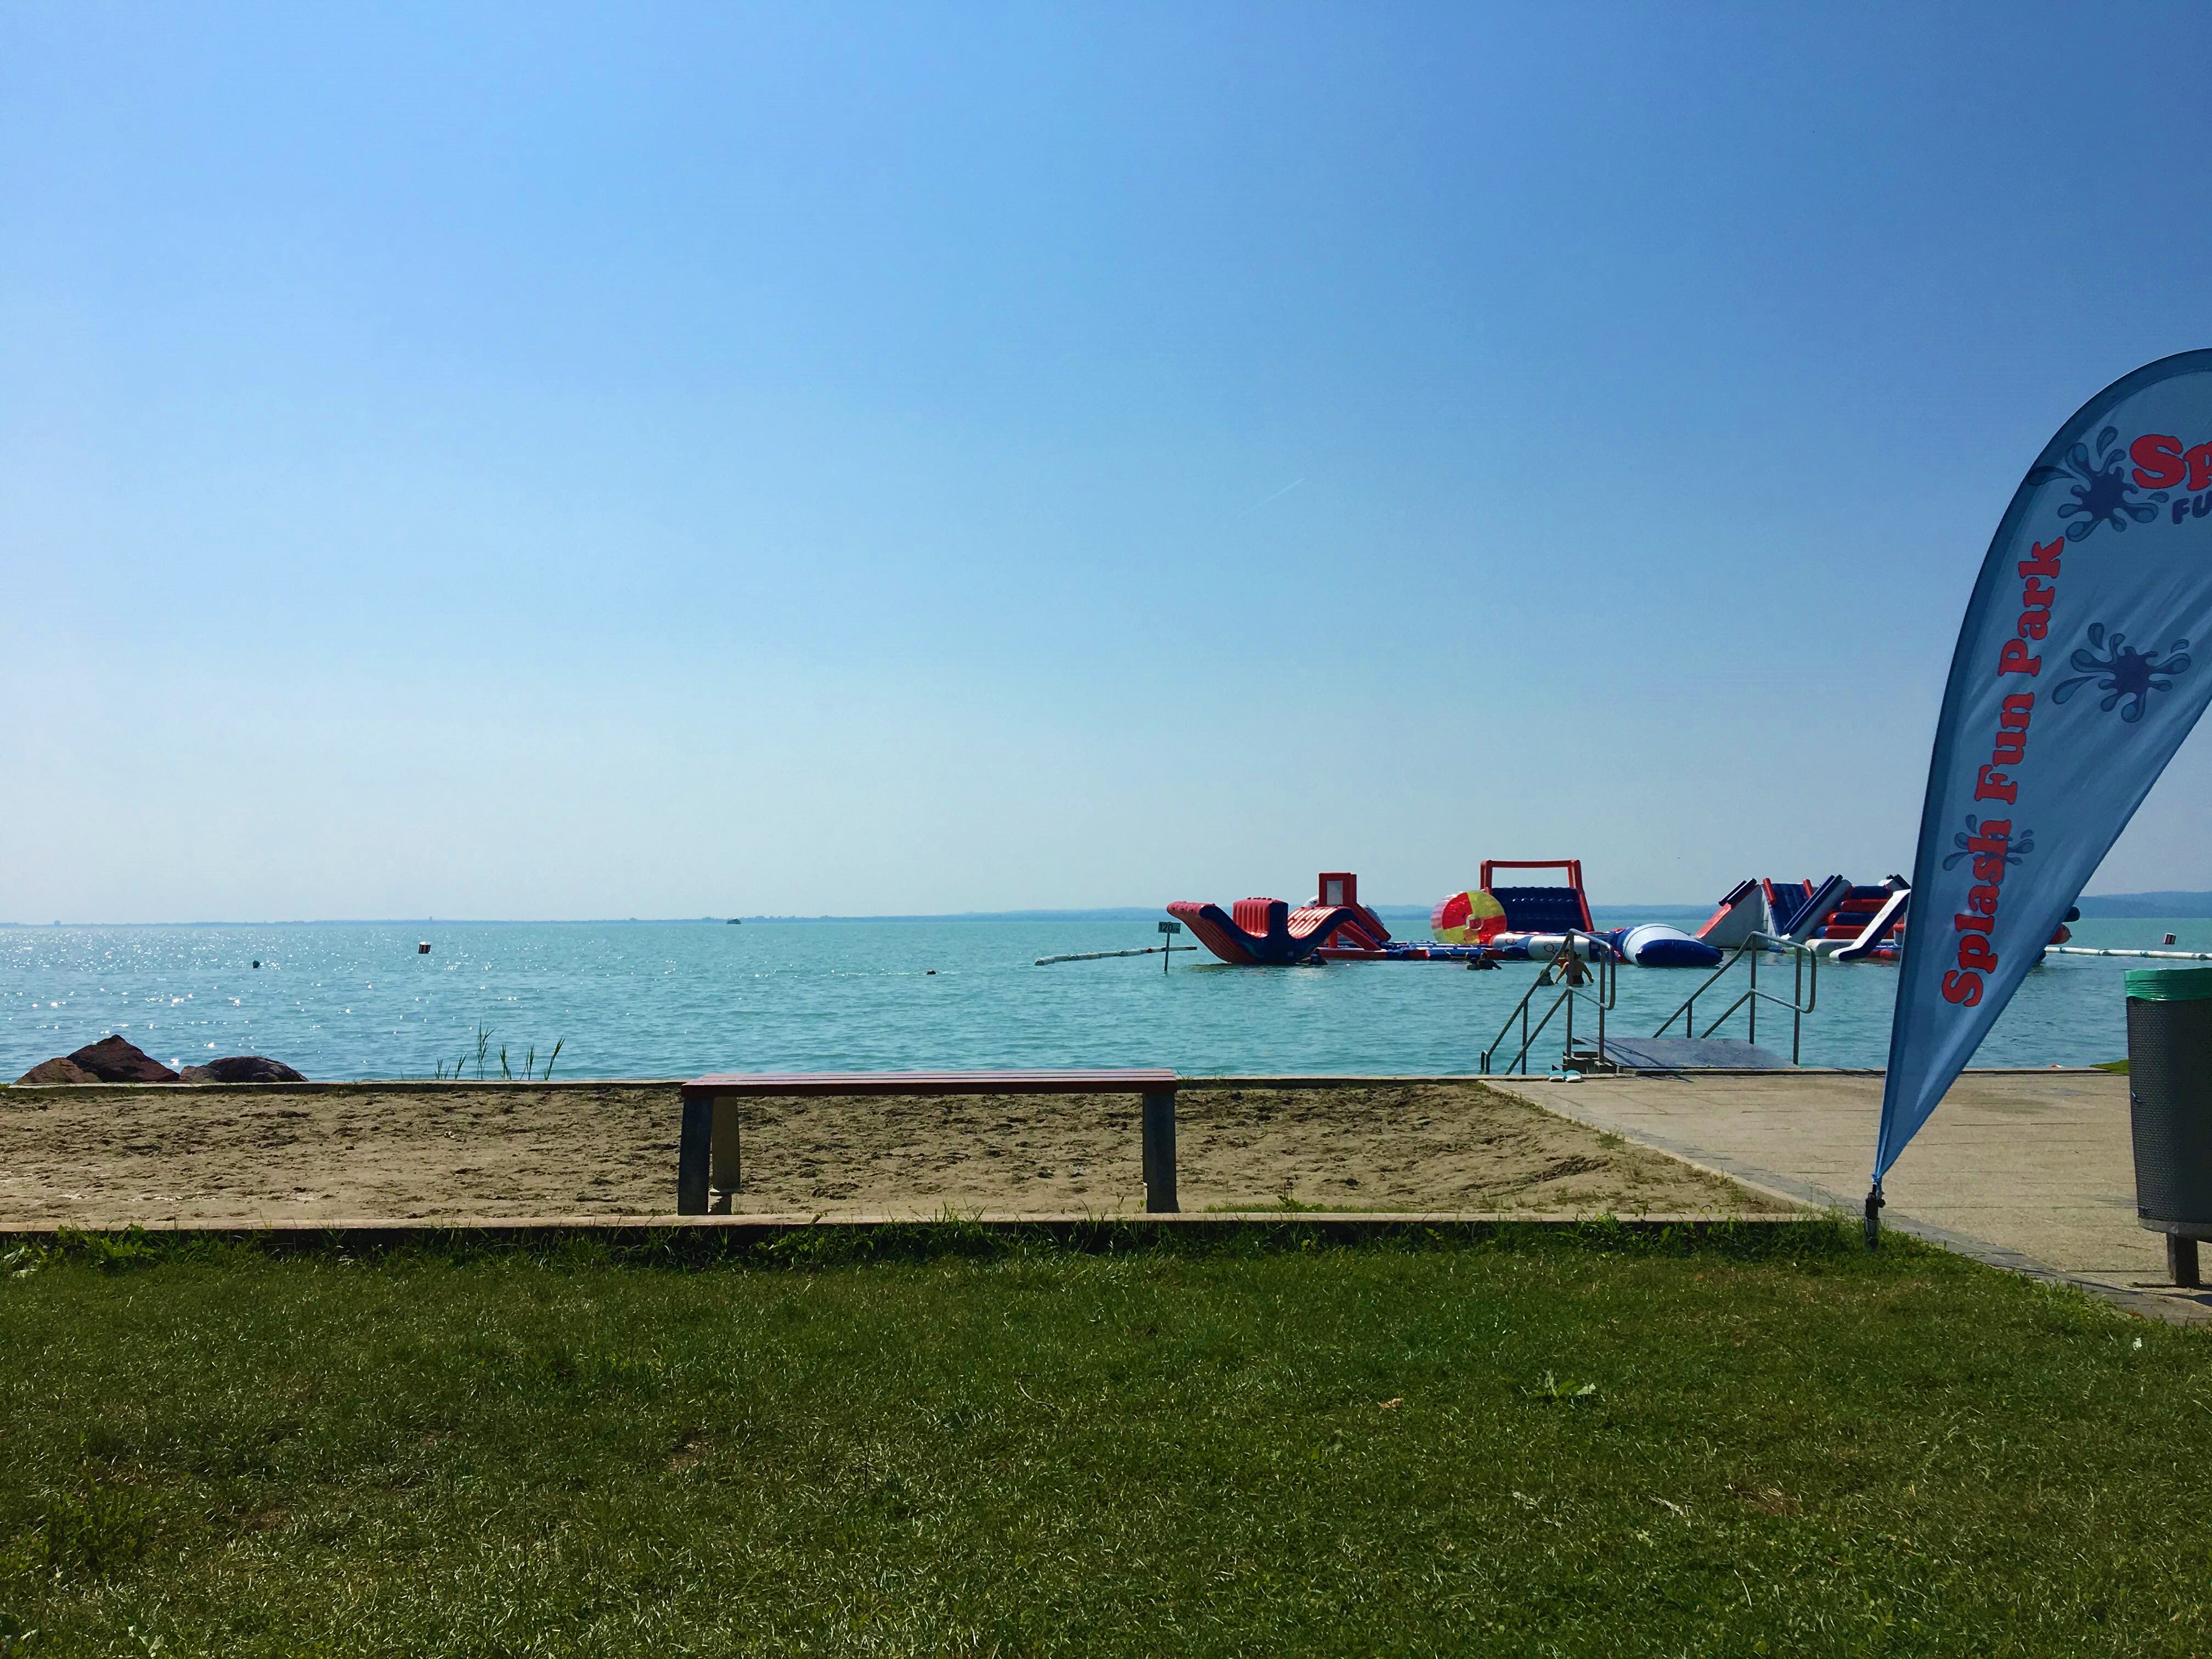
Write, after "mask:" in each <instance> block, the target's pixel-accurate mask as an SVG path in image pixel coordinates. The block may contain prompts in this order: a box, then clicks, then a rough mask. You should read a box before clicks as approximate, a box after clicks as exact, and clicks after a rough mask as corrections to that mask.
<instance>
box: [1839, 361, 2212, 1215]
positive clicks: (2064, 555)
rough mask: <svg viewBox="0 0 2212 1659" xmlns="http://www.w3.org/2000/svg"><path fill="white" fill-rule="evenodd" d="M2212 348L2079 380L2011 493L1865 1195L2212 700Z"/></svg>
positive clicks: (1952, 717)
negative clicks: (2201, 649) (2082, 385)
mask: <svg viewBox="0 0 2212 1659" xmlns="http://www.w3.org/2000/svg"><path fill="white" fill-rule="evenodd" d="M2192 640H2194V641H2201V642H2204V643H2205V644H2206V645H2207V646H2212V350H2206V351H2186V352H2183V353H2181V354H2179V356H2172V357H2166V358H2161V359H2160V361H2158V362H2154V363H2148V364H2146V365H2145V366H2144V367H2142V368H2139V369H2137V370H2136V371H2135V373H2133V374H2129V375H2126V376H2124V377H2123V378H2122V379H2120V380H2116V381H2114V382H2113V383H2112V385H2111V386H2107V387H2106V388H2105V390H2104V391H2102V392H2099V393H2098V394H2097V395H2096V396H2095V397H2094V398H2091V399H2090V400H2089V401H2088V402H2087V404H2083V405H2082V407H2081V410H2079V411H2078V412H2077V413H2076V414H2075V416H2074V417H2073V418H2072V419H2071V420H2069V421H2068V422H2066V424H2065V425H2064V426H2063V427H2061V428H2059V429H2058V432H2057V436H2055V437H2053V438H2052V439H2051V441H2050V443H2048V444H2047V445H2045V447H2044V450H2043V453H2042V454H2041V455H2040V456H2039V457H2038V458H2037V459H2036V463H2035V465H2033V466H2032V467H2030V468H2029V469H2028V472H2027V477H2025V478H2023V479H2022V480H2021V484H2020V488H2019V489H2016V490H2015V491H2014V492H2013V498H2012V503H2011V505H2010V506H2009V507H2007V508H2006V509H2005V514H2004V517H2003V519H2002V520H2001V521H2000V522H1999V524H1998V526H1997V532H1996V537H1995V538H1993V539H1992V540H1991V541H1990V550H1989V553H1988V555H1987V556H1985V557H1984V559H1983V561H1982V569H1981V574H1980V576H1979V577H1978V578H1977V579H1976V580H1975V583H1974V591H1973V597H1972V599H1971V600H1969V601H1968V603H1967V606H1966V620H1965V622H1964V623H1962V624H1961V625H1960V629H1959V643H1958V647H1957V649H1956V650H1955V651H1954V653H1953V654H1952V658H1951V674H1950V678H1949V679H1948V681H1947V682H1946V684H1945V685H1944V688H1943V706H1942V714H1940V715H1939V716H1938V717H1937V720H1936V745H1935V752H1934V754H1933V755H1932V757H1930V759H1929V766H1928V792H1927V796H1926V799H1925V800H1924V803H1923V805H1922V808H1921V816H1920V839H1919V847H1918V851H1917V854H1916V855H1915V860H1914V863H1913V870H1912V902H1911V913H1910V925H1909V926H1908V927H1906V929H1905V949H1904V954H1903V957H1902V960H1901V961H1900V963H1899V969H1898V981H1897V1009H1896V1014H1895V1017H1894V1018H1893V1020H1892V1021H1891V1024H1890V1033H1889V1070H1888V1073H1887V1076H1886V1078H1885V1079H1884V1081H1883V1085H1882V1097H1881V1130H1880V1132H1879V1133H1878V1135H1877V1137H1876V1139H1875V1157H1874V1180H1873V1184H1872V1186H1871V1187H1870V1188H1869V1191H1868V1193H1867V1201H1866V1233H1867V1243H1868V1245H1869V1247H1872V1246H1873V1244H1874V1243H1875V1240H1876V1239H1877V1238H1878V1237H1879V1236H1880V1230H1881V1208H1882V1204H1883V1198H1882V1190H1881V1181H1882V1176H1884V1175H1886V1174H1887V1172H1888V1170H1889V1168H1890V1165H1891V1164H1894V1163H1895V1162H1896V1161H1897V1157H1898V1154H1899V1153H1900V1152H1903V1151H1904V1150H1905V1146H1906V1144H1907V1143H1908V1142H1909V1141H1911V1139H1912V1137H1913V1135H1914V1134H1915V1133H1917V1132H1918V1130H1919V1128H1920V1126H1921V1125H1922V1124H1923V1123H1925V1122H1926V1121H1928V1117H1929V1114H1930V1113H1932V1112H1933V1111H1934V1110H1935V1109H1936V1105H1937V1103H1939V1102H1940V1101H1942V1098H1943V1096H1944V1094H1945V1092H1946V1091H1948V1090H1949V1088H1950V1086H1951V1085H1952V1084H1953V1083H1954V1081H1955V1080H1956V1079H1957V1078H1958V1075H1959V1073H1960V1072H1961V1071H1963V1070H1965V1069H1966V1062H1967V1061H1968V1060H1971V1059H1972V1058H1973V1054H1974V1050H1975V1049H1976V1048H1978V1047H1979V1046H1980V1045H1981V1042H1982V1039H1983V1037H1984V1036H1986V1035H1988V1032H1989V1029H1990V1025H1991V1024H1994V1023H1995V1022H1996V1017H1997V1015H1998V1014H1999V1013H2001V1012H2003V1010H2004V1006H2005V1005H2006V1003H2008V1002H2009V1001H2010V1000H2012V994H2013V993H2014V992H2015V990H2017V989H2018V988H2019V987H2020V982H2021V980H2022V979H2023V978H2025V977H2026V976H2027V970H2028V969H2031V968H2033V967H2034V966H2035V965H2036V963H2039V962H2040V961H2041V960H2042V957H2043V951H2044V948H2045V946H2046V945H2049V944H2050V942H2051V935H2052V934H2053V933H2055V932H2056V931H2057V927H2058V925H2059V923H2060V922H2061V921H2063V919H2064V917H2065V915H2066V912H2067V910H2068V909H2069V908H2071V907H2072V905H2073V903H2074V902H2075V899H2076V898H2078V897H2079V896H2080V895H2081V888H2082V886H2083V884H2085V883H2087V881H2088V879H2089V878H2090V877H2091V876H2092V875H2093V874H2095V872H2096V869H2097V866H2098V865H2099V864H2100V863H2101V862H2102V861H2103V860H2104V857H2105V854H2106V853H2107V852H2109V851H2110V850H2111V848H2112V843H2113V842H2115V841H2117V840H2118V838H2119V835H2120V831H2121V830H2123V829H2125V828H2126V827H2127V823H2128V820H2129V819H2130V818H2131V817H2134V816H2135V811H2136V807H2138V806H2140V805H2142V799H2143V797H2144V796H2145V795H2147V794H2148V793H2150V787H2151V785H2152V784H2153V783H2154V782H2156V781H2157V780H2158V775H2159V774H2160V773H2161V772H2163V771H2164V770H2165V769H2166V763H2167V762H2168V761H2170V760H2172V758H2173V752H2174V750H2176V749H2178V748H2179V747H2180V745H2181V741H2182V739H2183V738H2186V737H2187V736H2188V735H2189V732H2190V729H2191V727H2192V726H2195V725H2196V724H2197V716H2198V715H2200V714H2203V712H2204V708H2205V704H2206V702H2208V701H2212V663H2208V664H2205V665H2197V664H2195V663H2194V662H2193V661H2192V647H2191V643H2190V642H2191V641H2192Z"/></svg>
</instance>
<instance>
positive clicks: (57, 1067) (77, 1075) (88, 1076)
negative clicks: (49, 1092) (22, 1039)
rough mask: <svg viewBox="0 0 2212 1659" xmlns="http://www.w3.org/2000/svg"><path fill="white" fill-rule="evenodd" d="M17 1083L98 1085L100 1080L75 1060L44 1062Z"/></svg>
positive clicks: (17, 1080)
mask: <svg viewBox="0 0 2212 1659" xmlns="http://www.w3.org/2000/svg"><path fill="white" fill-rule="evenodd" d="M15 1081H16V1082H18V1083H97V1082H99V1081H100V1079H98V1078H96V1077H94V1075H93V1074H92V1073H89V1072H88V1071H86V1070H85V1069H84V1067H83V1066H80V1065H78V1064H77V1063H76V1061H75V1060H40V1062H39V1063H38V1064H37V1065H35V1066H33V1067H31V1069H30V1070H29V1071H27V1072H26V1073H23V1075H22V1076H21V1077H19V1078H17V1079H15Z"/></svg>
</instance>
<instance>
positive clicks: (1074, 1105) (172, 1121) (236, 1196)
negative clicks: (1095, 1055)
mask: <svg viewBox="0 0 2212 1659" xmlns="http://www.w3.org/2000/svg"><path fill="white" fill-rule="evenodd" d="M1137 1114H1138V1103H1137V1101H1136V1100H1135V1098H1134V1097H1122V1096H1060V1097H1030V1098H1012V1099H1008V1098H1000V1097H950V1098H916V1097H887V1098H884V1099H872V1100H870V1099H831V1100H801V1099H769V1100H762V1101H757V1102H752V1103H748V1106H747V1109H746V1117H745V1122H744V1190H743V1191H742V1193H741V1194H739V1196H738V1204H737V1208H738V1209H739V1210H740V1211H753V1212H775V1213H790V1212H810V1213H811V1212H820V1213H823V1214H826V1215H829V1216H836V1215H840V1214H897V1215H915V1216H928V1215H934V1214H938V1213H940V1212H945V1211H947V1210H953V1211H957V1212H962V1213H976V1212H981V1213H989V1214H1007V1213H1034V1212H1123V1213H1126V1212H1137V1211H1139V1210H1141V1209H1142V1208H1143V1202H1144V1197H1143V1195H1144V1183H1143V1180H1142V1176H1141V1172H1140V1170H1139V1137H1138V1121H1137ZM1177 1117H1178V1121H1179V1148H1178V1150H1179V1164H1180V1169H1181V1188H1182V1206H1183V1208H1184V1210H1185V1211H1186V1212H1190V1211H1199V1210H1209V1209H1212V1210H1219V1209H1246V1208H1264V1207H1268V1206H1276V1205H1279V1204H1280V1203H1282V1202H1283V1201H1284V1200H1285V1199H1287V1200H1291V1201H1292V1202H1295V1203H1297V1204H1302V1205H1311V1206H1325V1207H1328V1208H1332V1209H1376V1210H1455V1211H1520V1212H1577V1213H1591V1214H1596V1213H1603V1212H1613V1213H1617V1214H1624V1215H1626V1214H1634V1213H1683V1212H1697V1213H1741V1212H1752V1211H1766V1210H1771V1208H1772V1207H1773V1206H1772V1204H1771V1202H1769V1201H1768V1200H1765V1199H1764V1198H1760V1197H1757V1196H1755V1195H1753V1194H1749V1193H1747V1192H1746V1191H1745V1190H1743V1189H1742V1188H1737V1187H1735V1186H1734V1185H1733V1184H1731V1183H1729V1182H1725V1181H1723V1180H1721V1179H1719V1178H1717V1177H1715V1176H1708V1175H1705V1174H1704V1173H1703V1172H1701V1171H1699V1170H1697V1169H1694V1168H1692V1167H1691V1166H1689V1165H1687V1164H1682V1163H1680V1162H1677V1161H1676V1160H1674V1159H1673V1158H1668V1157H1667V1156H1665V1155H1664V1154H1662V1153H1658V1152H1650V1151H1648V1150H1646V1149H1644V1148H1640V1147H1638V1146H1633V1145H1631V1144H1627V1143H1625V1142H1622V1141H1620V1139H1617V1138H1614V1137H1611V1136H1607V1135H1603V1134H1601V1133H1600V1132H1599V1131H1597V1130H1595V1129H1593V1128H1590V1127H1586V1126H1584V1125H1583V1124H1579V1123H1575V1122H1571V1121H1568V1120H1566V1119H1565V1118H1561V1117H1557V1116H1554V1115H1552V1114H1551V1113H1549V1112H1547V1111H1544V1110H1542V1109H1541V1108H1539V1107H1536V1106H1534V1105H1531V1104H1529V1103H1526V1102H1523V1101H1521V1100H1516V1099H1515V1098H1513V1097H1510V1096H1508V1095H1504V1094H1502V1093H1499V1092H1497V1091H1492V1090H1490V1089H1486V1088H1485V1087H1483V1086H1482V1085H1480V1084H1474V1083H1445V1084H1431V1083H1411V1084H1402V1085H1401V1084H1392V1085H1374V1084H1364V1085H1347V1086H1332V1087H1327V1088H1306V1089H1281V1088H1261V1087H1226V1086H1225V1087H1218V1088H1187V1089H1186V1090H1185V1091H1184V1092H1183V1093H1182V1097H1181V1099H1180V1102H1179V1103H1178V1107H1177ZM677 1125H678V1097H677V1092H676V1087H675V1085H673V1084H644V1085H638V1084H610V1085H592V1086H574V1085H572V1086H568V1087H552V1088H546V1087H540V1086H534V1085H527V1084H520V1085H461V1086H457V1087H447V1088H444V1089H425V1088H422V1087H421V1086H419V1085H418V1086H414V1087H408V1088H398V1087H392V1086H389V1085H378V1084H374V1083H362V1084H356V1085H343V1086H338V1087H331V1086H325V1087H322V1088H315V1089H304V1090H295V1089H291V1088H286V1087H282V1086H271V1087H261V1088H228V1089H226V1088H197V1089H195V1088H155V1089H122V1088H76V1089H64V1090H10V1091H6V1092H5V1093H4V1094H0V1223H14V1224H27V1223H39V1224H46V1225H52V1224H54V1223H67V1224H69V1225H78V1226H86V1227H114V1226H121V1225H130V1224H131V1223H138V1224H142V1225H162V1224H187V1225H190V1224H199V1225H222V1224H230V1225H236V1224H250V1223H255V1222H264V1221H276V1220H290V1221H298V1220H324V1219H326V1220H339V1219H372V1218H374V1219H412V1220H424V1219H436V1218H493V1217H502V1216H555V1215H584V1216H602V1217H617V1216H631V1215H665V1214H668V1213H670V1212H671V1211H672V1210H673V1209H674V1207H675V1179H676V1141H677Z"/></svg>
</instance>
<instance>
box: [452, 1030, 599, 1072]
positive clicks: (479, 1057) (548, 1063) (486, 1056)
mask: <svg viewBox="0 0 2212 1659" xmlns="http://www.w3.org/2000/svg"><path fill="white" fill-rule="evenodd" d="M497 1036H498V1034H497V1033H496V1032H495V1031H494V1030H492V1029H491V1028H490V1027H489V1026H488V1025H479V1026H477V1030H476V1037H475V1044H476V1052H475V1054H474V1055H473V1056H471V1054H470V1053H469V1052H468V1050H466V1049H463V1050H462V1051H461V1054H460V1056H459V1058H458V1059H456V1060H453V1063H452V1069H451V1070H450V1071H449V1070H447V1062H446V1061H444V1060H438V1061H436V1062H435V1067H436V1069H435V1071H434V1072H432V1073H431V1081H432V1082H434V1083H459V1082H463V1081H469V1082H476V1083H489V1082H491V1081H492V1080H493V1079H492V1076H491V1067H492V1066H493V1064H494V1063H495V1061H494V1060H493V1057H492V1052H491V1046H492V1043H493V1042H495V1040H496V1038H497ZM567 1041H568V1039H567V1038H565V1037H556V1038H555V1039H554V1041H553V1052H552V1053H551V1054H548V1055H546V1056H545V1068H544V1071H542V1072H541V1071H539V1070H538V1045H537V1044H536V1043H535V1042H533V1043H532V1044H531V1045H530V1047H529V1048H528V1049H527V1050H526V1052H525V1053H524V1054H523V1057H522V1060H521V1066H522V1074H521V1076H520V1077H519V1078H518V1077H517V1076H516V1075H515V1073H514V1071H513V1068H512V1067H511V1066H510V1065H509V1064H508V1061H507V1044H506V1043H504V1042H502V1043H501V1044H500V1045H499V1054H498V1056H497V1060H496V1064H497V1065H498V1066H499V1078H498V1081H500V1082H501V1083H516V1082H521V1083H532V1082H535V1083H547V1082H550V1081H551V1080H552V1077H553V1063H554V1062H555V1061H556V1060H559V1059H560V1058H561V1049H562V1045H563V1044H564V1043H565V1042H567ZM471 1059H473V1060H474V1063H475V1066H476V1073H475V1075H474V1077H473V1078H471V1076H470V1074H469V1066H470V1064H471Z"/></svg>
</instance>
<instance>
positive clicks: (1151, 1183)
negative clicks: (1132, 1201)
mask: <svg viewBox="0 0 2212 1659" xmlns="http://www.w3.org/2000/svg"><path fill="white" fill-rule="evenodd" d="M1175 1106H1176V1097H1175V1096H1174V1094H1173V1093H1172V1092H1171V1091H1170V1092H1168V1093H1163V1094H1148V1095H1146V1097H1145V1207H1146V1209H1147V1210H1151V1211H1153V1212H1161V1213H1165V1214H1170V1215H1172V1214H1175V1213H1176V1212H1177V1206H1176V1119H1175Z"/></svg>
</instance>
